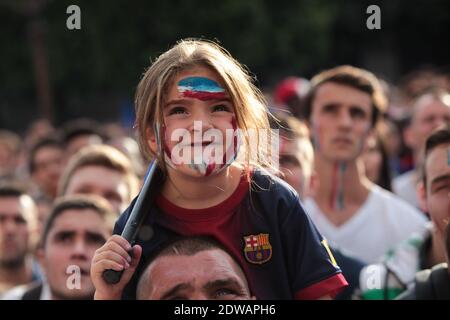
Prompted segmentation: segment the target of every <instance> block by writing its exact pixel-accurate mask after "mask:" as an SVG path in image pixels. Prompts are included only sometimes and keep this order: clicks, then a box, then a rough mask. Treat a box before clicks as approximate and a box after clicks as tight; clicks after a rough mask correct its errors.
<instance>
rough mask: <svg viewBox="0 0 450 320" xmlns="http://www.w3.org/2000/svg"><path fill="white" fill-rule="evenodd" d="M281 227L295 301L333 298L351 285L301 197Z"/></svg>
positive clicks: (294, 203)
mask: <svg viewBox="0 0 450 320" xmlns="http://www.w3.org/2000/svg"><path fill="white" fill-rule="evenodd" d="M292 203H293V204H292V206H291V209H290V210H289V213H288V214H287V216H286V217H285V219H284V221H283V223H282V225H281V234H282V235H283V237H284V240H283V243H284V244H285V252H286V255H287V257H286V258H287V265H288V268H289V270H290V273H291V277H290V278H291V279H293V285H292V286H293V287H292V289H293V292H294V297H295V298H296V299H317V298H320V297H323V296H326V295H330V296H331V297H333V298H334V296H335V295H336V294H337V293H339V292H340V291H341V290H342V289H344V288H345V287H346V286H347V285H348V283H347V281H346V280H345V278H344V276H343V275H342V272H341V269H340V268H339V266H338V265H337V263H336V260H335V259H334V257H333V254H332V252H331V250H330V248H329V246H328V243H327V241H326V240H325V239H324V238H323V237H322V236H321V234H320V233H319V231H318V230H317V229H316V227H315V225H314V224H313V222H312V220H311V219H310V217H309V216H308V214H307V213H306V212H305V210H304V209H303V207H302V205H301V203H300V200H299V199H298V197H295V201H292Z"/></svg>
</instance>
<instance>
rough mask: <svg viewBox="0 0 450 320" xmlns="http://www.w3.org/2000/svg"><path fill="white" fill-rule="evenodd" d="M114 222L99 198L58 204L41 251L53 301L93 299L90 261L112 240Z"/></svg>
mask: <svg viewBox="0 0 450 320" xmlns="http://www.w3.org/2000/svg"><path fill="white" fill-rule="evenodd" d="M115 219H116V214H115V213H114V211H113V210H112V208H111V207H110V205H109V204H108V203H107V202H106V200H104V199H102V198H100V197H94V196H86V195H75V196H67V197H63V198H60V199H58V200H57V201H56V202H55V205H54V207H53V210H52V212H51V213H50V216H49V217H48V219H47V222H46V225H45V228H44V231H43V234H42V237H41V242H40V247H39V249H38V258H39V262H40V264H41V266H42V268H43V270H44V273H45V276H46V279H47V282H48V284H49V287H50V291H51V294H52V298H53V299H55V300H56V299H91V298H92V297H93V295H94V291H95V288H94V286H93V284H92V281H91V278H90V268H91V260H92V258H93V256H94V253H95V250H97V249H98V248H100V247H101V246H102V245H103V244H104V243H105V241H106V239H107V238H109V237H110V236H111V234H112V229H113V226H114V221H115Z"/></svg>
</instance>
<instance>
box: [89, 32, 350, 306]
mask: <svg viewBox="0 0 450 320" xmlns="http://www.w3.org/2000/svg"><path fill="white" fill-rule="evenodd" d="M135 103H136V114H137V127H138V132H139V142H140V146H141V148H142V151H143V152H144V153H145V155H146V156H147V157H148V158H153V157H157V158H158V161H159V162H158V163H159V164H160V169H161V170H163V172H164V173H165V180H164V183H163V184H162V185H161V191H160V194H159V195H158V196H157V197H156V200H155V204H154V206H153V209H152V210H151V211H150V212H148V214H147V217H146V219H145V221H144V223H143V226H142V227H141V231H140V233H139V239H138V241H137V244H136V245H135V246H134V247H133V248H131V246H130V244H129V243H128V242H127V241H126V240H125V239H123V238H122V237H120V236H118V235H117V234H120V233H121V232H122V230H123V227H124V225H125V223H126V220H127V219H128V216H129V214H130V212H131V209H132V208H133V206H134V203H135V201H133V202H132V203H131V205H130V207H129V208H128V209H127V210H126V211H125V212H124V213H123V214H122V216H121V217H120V218H119V220H118V221H117V223H116V226H115V230H114V233H115V234H116V235H114V236H113V237H112V238H111V239H109V240H108V242H107V243H106V244H105V245H104V246H103V247H102V248H101V249H99V250H98V251H97V252H96V255H95V257H94V259H93V262H92V270H91V276H92V278H93V282H94V284H95V286H96V298H97V299H120V298H121V297H125V298H134V297H135V291H136V283H137V281H138V278H139V275H140V273H141V272H142V270H143V268H144V267H145V265H146V264H147V263H148V261H149V260H150V259H151V257H152V256H153V255H154V253H155V252H156V251H157V250H158V248H160V247H161V246H162V245H163V244H164V243H165V242H166V241H169V240H171V239H172V238H173V237H176V236H177V235H178V236H179V235H182V236H191V235H196V236H212V237H214V238H216V239H217V240H218V241H220V242H221V243H222V244H223V245H224V246H225V247H226V248H227V249H228V251H229V252H230V253H231V254H232V255H233V256H234V257H235V258H236V259H237V260H238V261H239V262H240V263H241V265H242V267H243V269H244V271H245V273H246V276H247V279H248V281H249V285H250V288H251V290H252V294H253V295H255V296H256V297H257V298H258V299H293V298H299V299H302V298H304V299H317V298H322V297H332V296H333V295H334V294H335V293H337V292H338V291H339V290H340V289H342V288H343V287H345V286H346V281H345V279H344V277H343V276H342V274H341V271H340V269H339V267H338V266H337V265H336V262H335V260H334V258H333V256H332V254H331V252H330V250H329V248H328V246H327V243H326V241H325V240H324V239H323V238H322V237H321V235H320V234H319V233H318V231H317V230H316V228H315V227H314V225H313V224H312V222H311V220H310V219H309V217H308V215H307V214H306V213H305V212H304V210H303V208H302V206H301V204H300V201H299V198H298V195H297V194H296V193H295V192H294V191H293V190H292V189H291V188H290V187H288V186H287V184H285V183H284V182H282V181H281V180H279V179H277V178H275V177H273V176H271V175H269V174H267V172H265V171H264V169H265V168H268V167H269V166H270V164H271V162H270V161H269V160H270V159H268V155H270V148H268V145H267V141H270V138H269V139H266V140H264V139H262V138H261V136H262V135H261V133H268V132H270V128H269V121H268V113H267V110H266V107H265V104H264V99H263V98H262V94H261V93H260V92H259V91H258V89H257V88H256V87H255V86H254V85H253V84H252V81H251V77H250V76H249V74H248V73H247V72H246V71H245V70H244V69H243V67H242V66H241V65H240V64H239V63H238V62H237V61H236V60H234V59H233V58H232V57H231V56H230V55H229V53H228V52H226V51H225V50H224V49H223V48H221V47H220V46H218V45H217V44H215V43H212V42H208V41H204V40H183V41H180V42H179V43H178V44H177V45H175V46H174V47H173V48H172V49H170V50H169V51H167V52H165V53H164V54H162V55H161V56H160V57H159V58H158V59H157V60H156V61H155V62H154V63H153V65H152V66H151V67H150V68H149V69H148V70H147V71H146V72H145V74H144V76H143V78H142V80H141V82H140V83H139V85H138V88H137V93H136V100H135ZM255 134H256V136H255ZM268 149H269V151H266V150H268ZM263 173H264V174H263ZM128 252H130V253H131V254H128ZM141 256H142V258H141ZM131 257H132V258H131ZM106 269H113V270H117V271H121V270H124V273H123V276H122V278H121V280H120V282H119V283H117V284H115V285H110V284H107V283H105V282H104V281H103V279H102V277H101V275H102V273H103V271H104V270H106Z"/></svg>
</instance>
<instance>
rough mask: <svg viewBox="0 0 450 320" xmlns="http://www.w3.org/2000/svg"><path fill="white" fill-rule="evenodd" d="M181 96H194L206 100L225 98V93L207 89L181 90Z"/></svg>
mask: <svg viewBox="0 0 450 320" xmlns="http://www.w3.org/2000/svg"><path fill="white" fill-rule="evenodd" d="M183 97H186V98H195V99H198V100H202V101H206V100H220V99H225V97H226V94H225V92H207V91H191V90H186V91H184V92H183Z"/></svg>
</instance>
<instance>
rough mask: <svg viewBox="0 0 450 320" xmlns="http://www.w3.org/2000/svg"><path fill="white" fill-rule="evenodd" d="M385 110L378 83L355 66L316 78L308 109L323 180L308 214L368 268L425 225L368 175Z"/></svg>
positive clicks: (308, 202)
mask: <svg viewBox="0 0 450 320" xmlns="http://www.w3.org/2000/svg"><path fill="white" fill-rule="evenodd" d="M385 106H386V99H385V97H384V95H383V93H382V89H381V87H380V84H379V82H378V80H377V78H376V77H375V76H374V75H373V74H371V73H370V72H368V71H365V70H362V69H358V68H354V67H351V66H341V67H336V68H334V69H331V70H327V71H324V72H322V73H320V74H318V75H317V76H315V77H314V78H313V79H312V87H311V91H310V93H309V96H308V98H307V103H306V111H307V114H308V119H309V125H310V128H311V130H312V137H313V141H314V147H315V151H316V154H315V161H316V164H315V168H316V171H317V178H318V188H317V190H315V193H314V196H313V197H311V198H308V199H306V200H305V207H306V211H307V212H308V213H309V214H310V216H311V218H312V219H313V221H314V223H315V224H316V226H317V227H318V229H319V231H320V232H321V233H322V234H323V235H324V236H325V237H326V238H327V239H328V241H329V242H330V243H331V244H333V245H334V246H337V247H339V248H342V249H344V250H345V251H346V252H347V253H349V254H351V255H353V256H355V257H356V258H359V259H361V260H363V261H365V262H367V263H371V262H374V261H376V260H377V259H378V258H379V257H380V256H382V255H383V253H385V252H386V251H387V250H388V249H389V248H391V247H392V246H394V245H396V244H397V243H398V242H400V241H402V240H404V239H406V238H407V237H408V236H409V235H410V234H411V233H412V232H415V231H421V230H422V229H423V228H424V225H425V221H426V218H425V216H424V215H423V214H422V213H420V212H419V211H418V210H417V209H415V208H414V207H413V206H411V205H409V204H408V203H406V202H404V201H402V200H400V199H399V198H397V197H396V196H394V195H393V194H392V193H390V192H388V191H386V190H384V189H382V188H380V187H378V186H376V185H374V184H373V183H372V182H370V181H369V179H368V178H367V176H366V174H365V170H364V167H363V163H362V158H361V154H362V152H363V150H364V148H365V145H366V141H367V139H368V137H369V136H370V135H371V134H372V131H373V129H374V127H375V124H376V121H377V119H378V116H379V115H380V113H381V112H383V110H384V108H385Z"/></svg>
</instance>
